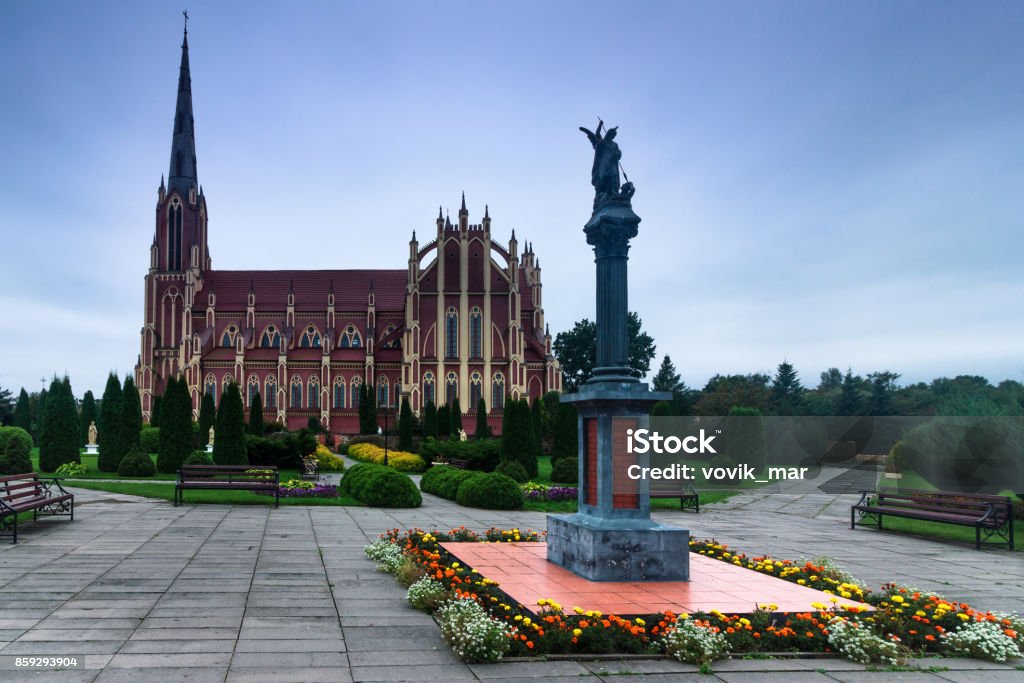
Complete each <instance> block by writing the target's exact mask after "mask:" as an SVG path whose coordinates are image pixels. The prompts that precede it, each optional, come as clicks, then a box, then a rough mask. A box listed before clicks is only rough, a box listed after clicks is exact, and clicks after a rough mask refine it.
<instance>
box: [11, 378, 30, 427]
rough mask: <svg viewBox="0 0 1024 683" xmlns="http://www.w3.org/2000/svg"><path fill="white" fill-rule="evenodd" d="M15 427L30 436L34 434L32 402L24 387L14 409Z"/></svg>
mask: <svg viewBox="0 0 1024 683" xmlns="http://www.w3.org/2000/svg"><path fill="white" fill-rule="evenodd" d="M14 426H15V427H21V428H22V429H24V430H25V431H26V432H28V433H29V434H31V433H32V402H31V400H30V399H29V397H28V392H27V391H25V388H24V387H22V389H21V393H20V394H18V404H17V405H16V406H15V407H14Z"/></svg>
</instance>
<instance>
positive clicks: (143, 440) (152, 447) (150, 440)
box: [139, 427, 160, 453]
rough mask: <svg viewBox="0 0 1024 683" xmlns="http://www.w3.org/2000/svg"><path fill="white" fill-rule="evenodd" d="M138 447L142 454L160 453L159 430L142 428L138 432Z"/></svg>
mask: <svg viewBox="0 0 1024 683" xmlns="http://www.w3.org/2000/svg"><path fill="white" fill-rule="evenodd" d="M139 446H140V447H141V448H142V451H143V452H144V453H159V452H160V428H159V427H143V428H142V431H141V432H139Z"/></svg>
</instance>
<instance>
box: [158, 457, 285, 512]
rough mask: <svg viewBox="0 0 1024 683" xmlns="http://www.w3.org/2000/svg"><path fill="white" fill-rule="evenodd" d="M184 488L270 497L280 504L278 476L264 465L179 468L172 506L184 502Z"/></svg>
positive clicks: (276, 505) (273, 468)
mask: <svg viewBox="0 0 1024 683" xmlns="http://www.w3.org/2000/svg"><path fill="white" fill-rule="evenodd" d="M185 489H197V490H205V491H210V490H214V489H217V490H225V491H253V492H263V491H265V492H267V493H271V492H272V493H273V494H274V507H280V505H281V474H280V472H278V470H277V467H271V466H268V465H182V467H181V469H180V470H178V483H177V485H176V486H175V487H174V506H175V507H177V506H178V505H181V504H183V503H184V502H185V499H184V492H185Z"/></svg>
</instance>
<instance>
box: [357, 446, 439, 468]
mask: <svg viewBox="0 0 1024 683" xmlns="http://www.w3.org/2000/svg"><path fill="white" fill-rule="evenodd" d="M387 456H388V467H393V468H394V469H396V470H398V471H399V472H422V471H423V470H425V469H427V461H426V460H424V459H423V458H421V457H420V456H418V455H416V454H415V453H408V452H406V451H393V450H389V451H387ZM348 457H350V458H352V459H353V460H359V461H360V462H372V463H373V464H375V465H383V464H384V449H383V448H381V447H380V446H375V445H374V444H372V443H357V444H352V445H351V446H349V447H348Z"/></svg>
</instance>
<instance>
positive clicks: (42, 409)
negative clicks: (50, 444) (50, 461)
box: [32, 387, 47, 443]
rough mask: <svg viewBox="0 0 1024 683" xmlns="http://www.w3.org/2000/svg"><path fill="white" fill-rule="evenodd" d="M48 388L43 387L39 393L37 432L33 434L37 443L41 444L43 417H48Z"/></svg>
mask: <svg viewBox="0 0 1024 683" xmlns="http://www.w3.org/2000/svg"><path fill="white" fill-rule="evenodd" d="M46 394H47V391H46V387H43V388H42V389H41V390H40V392H39V400H38V402H37V406H36V421H35V425H34V427H35V431H34V432H32V438H33V440H34V441H35V442H36V443H39V439H40V437H41V436H42V431H43V416H44V415H46Z"/></svg>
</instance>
